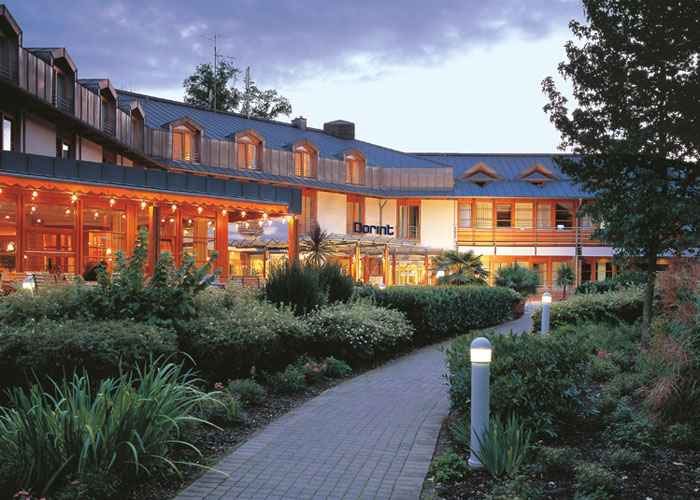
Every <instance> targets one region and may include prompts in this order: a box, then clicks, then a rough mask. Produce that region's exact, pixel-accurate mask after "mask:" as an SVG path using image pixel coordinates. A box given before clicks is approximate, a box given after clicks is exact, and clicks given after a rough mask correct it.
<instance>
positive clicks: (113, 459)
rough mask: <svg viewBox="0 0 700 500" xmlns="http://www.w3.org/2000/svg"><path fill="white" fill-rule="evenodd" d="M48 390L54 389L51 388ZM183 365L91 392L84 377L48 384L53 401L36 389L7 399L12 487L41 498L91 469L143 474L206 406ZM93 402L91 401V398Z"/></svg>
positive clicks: (147, 371) (142, 372)
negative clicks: (13, 471)
mask: <svg viewBox="0 0 700 500" xmlns="http://www.w3.org/2000/svg"><path fill="white" fill-rule="evenodd" d="M52 382H53V381H52ZM196 382H197V379H195V378H194V377H193V376H192V375H191V373H190V372H183V368H182V364H180V365H176V364H173V363H158V362H153V363H151V365H150V366H147V367H145V368H144V369H141V368H140V367H138V366H137V368H136V370H135V372H131V373H130V374H122V375H121V376H120V377H118V378H108V379H105V380H102V381H101V382H100V384H99V387H98V388H97V391H96V392H94V391H93V390H92V388H91V385H90V379H89V376H88V375H87V374H84V375H83V376H79V375H77V374H76V375H74V377H73V380H72V381H67V380H64V381H62V382H61V383H60V384H59V383H56V382H53V386H54V387H53V391H52V393H48V392H44V390H43V389H42V388H41V386H40V385H39V384H38V383H36V384H33V385H31V386H30V387H29V388H28V389H27V390H25V389H24V388H14V389H13V390H11V391H8V393H7V394H8V396H9V405H10V406H9V408H0V453H2V455H3V456H4V457H11V459H12V460H13V461H14V462H15V463H16V464H17V466H18V470H17V477H16V480H17V486H20V487H25V488H26V487H29V486H31V487H32V488H33V489H34V491H41V496H43V495H45V494H46V493H47V492H48V491H50V490H51V489H52V487H53V486H54V485H56V484H60V483H61V482H62V481H63V480H65V479H66V478H68V477H78V478H80V477H81V476H82V474H83V472H84V471H86V470H88V469H92V470H95V469H98V470H103V471H113V472H117V473H128V472H130V471H131V472H133V474H134V475H138V474H140V473H143V472H146V473H148V472H149V470H148V464H149V462H152V461H153V460H154V459H155V460H160V461H163V462H165V463H166V464H168V465H169V466H170V467H171V468H172V469H174V470H175V471H176V472H178V470H177V465H176V463H174V462H173V461H171V460H170V459H168V458H167V452H168V450H169V448H170V447H172V446H175V445H184V446H189V447H190V448H192V449H194V450H195V451H198V450H197V449H196V447H194V446H193V445H192V444H190V443H188V442H185V441H183V440H181V439H180V436H179V434H180V425H181V424H182V423H183V422H185V421H188V420H189V421H192V420H198V419H196V418H194V417H191V416H190V415H191V413H192V411H193V409H194V408H195V406H197V405H198V404H199V403H200V402H201V401H202V400H203V399H206V398H209V397H210V396H208V395H207V394H205V393H203V392H201V391H200V390H199V389H198V388H197V387H196V385H195V383H196ZM95 394H96V395H95Z"/></svg>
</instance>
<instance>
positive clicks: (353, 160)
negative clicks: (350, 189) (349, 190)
mask: <svg viewBox="0 0 700 500" xmlns="http://www.w3.org/2000/svg"><path fill="white" fill-rule="evenodd" d="M366 169H367V162H366V160H365V159H364V158H362V157H360V156H359V155H358V154H356V153H352V154H348V155H346V156H345V183H346V184H351V185H354V186H364V185H365V171H366Z"/></svg>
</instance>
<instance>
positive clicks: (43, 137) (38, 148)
mask: <svg viewBox="0 0 700 500" xmlns="http://www.w3.org/2000/svg"><path fill="white" fill-rule="evenodd" d="M25 117H26V118H25V132H24V133H25V136H24V139H25V141H24V144H25V153H31V154H36V155H43V156H56V125H54V124H53V123H51V122H48V121H46V120H44V119H43V118H39V117H38V116H35V115H33V114H31V113H26V114H25Z"/></svg>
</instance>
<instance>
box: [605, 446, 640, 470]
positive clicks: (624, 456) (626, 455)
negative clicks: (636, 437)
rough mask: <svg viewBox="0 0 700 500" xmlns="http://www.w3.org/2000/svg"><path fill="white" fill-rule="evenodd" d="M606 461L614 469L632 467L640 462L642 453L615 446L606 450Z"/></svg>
mask: <svg viewBox="0 0 700 500" xmlns="http://www.w3.org/2000/svg"><path fill="white" fill-rule="evenodd" d="M608 461H609V462H610V465H611V466H612V467H613V468H615V469H634V468H636V467H638V466H639V464H641V463H642V455H641V454H640V453H639V452H638V451H635V450H630V449H629V448H620V447H619V446H615V447H613V448H611V449H610V450H608Z"/></svg>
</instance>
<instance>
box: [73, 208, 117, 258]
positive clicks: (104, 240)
mask: <svg viewBox="0 0 700 500" xmlns="http://www.w3.org/2000/svg"><path fill="white" fill-rule="evenodd" d="M119 250H126V210H125V209H124V208H113V207H109V206H107V207H105V206H95V207H84V208H83V251H84V252H85V254H84V255H85V262H88V261H94V262H101V261H102V260H107V261H109V260H110V259H113V258H114V257H115V255H116V254H117V252H118V251H119Z"/></svg>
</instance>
